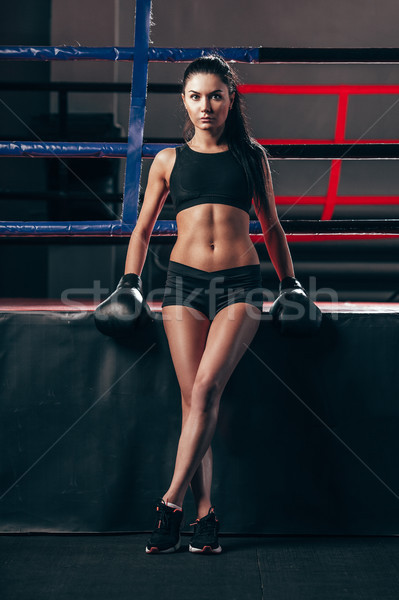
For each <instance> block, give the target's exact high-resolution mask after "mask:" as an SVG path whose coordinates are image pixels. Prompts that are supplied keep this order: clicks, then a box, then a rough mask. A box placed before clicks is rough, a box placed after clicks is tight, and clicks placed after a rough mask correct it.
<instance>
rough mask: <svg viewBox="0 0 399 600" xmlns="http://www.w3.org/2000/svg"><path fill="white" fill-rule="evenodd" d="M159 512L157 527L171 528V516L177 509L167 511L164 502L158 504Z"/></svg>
mask: <svg viewBox="0 0 399 600" xmlns="http://www.w3.org/2000/svg"><path fill="white" fill-rule="evenodd" d="M157 509H158V512H159V514H158V515H157V520H156V529H166V530H168V529H169V517H170V515H171V514H173V512H176V510H177V509H175V510H174V511H173V512H170V511H167V510H166V506H165V505H164V504H158V506H157Z"/></svg>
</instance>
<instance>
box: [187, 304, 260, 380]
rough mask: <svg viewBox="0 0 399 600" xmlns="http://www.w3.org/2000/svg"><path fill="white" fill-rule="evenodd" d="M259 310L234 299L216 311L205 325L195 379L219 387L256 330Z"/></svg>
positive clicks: (242, 353)
mask: <svg viewBox="0 0 399 600" xmlns="http://www.w3.org/2000/svg"><path fill="white" fill-rule="evenodd" d="M261 314H262V313H261V311H260V309H259V308H256V307H254V306H252V305H248V304H246V303H244V302H238V303H236V304H232V305H230V306H227V307H226V308H224V309H222V310H221V311H220V312H218V313H217V315H216V316H215V318H214V319H213V321H212V324H211V326H210V328H209V333H208V337H207V340H206V345H205V349H204V351H203V353H202V357H201V361H200V364H199V367H198V370H197V375H196V380H197V382H198V383H200V384H201V383H202V382H205V383H206V384H208V385H209V386H212V387H213V386H216V388H217V389H219V390H220V391H223V389H224V387H225V385H226V383H227V382H228V380H229V379H230V376H231V375H232V373H233V371H234V369H235V368H236V366H237V364H238V363H239V361H240V359H241V358H242V356H243V355H244V353H245V351H246V350H247V348H248V346H249V345H250V344H251V342H252V340H253V338H254V337H255V334H256V332H257V331H258V328H259V324H260V319H261Z"/></svg>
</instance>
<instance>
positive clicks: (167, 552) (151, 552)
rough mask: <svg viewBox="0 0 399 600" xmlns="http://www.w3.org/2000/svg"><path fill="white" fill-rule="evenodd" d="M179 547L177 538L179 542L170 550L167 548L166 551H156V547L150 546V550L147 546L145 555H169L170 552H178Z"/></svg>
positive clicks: (179, 543)
mask: <svg viewBox="0 0 399 600" xmlns="http://www.w3.org/2000/svg"><path fill="white" fill-rule="evenodd" d="M180 545H181V538H179V541H178V542H177V544H176V545H175V546H172V548H167V550H158V548H157V547H156V546H151V548H149V547H148V546H146V549H145V551H146V554H170V553H171V552H176V550H178V549H179V548H180Z"/></svg>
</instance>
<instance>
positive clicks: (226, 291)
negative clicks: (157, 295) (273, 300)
mask: <svg viewBox="0 0 399 600" xmlns="http://www.w3.org/2000/svg"><path fill="white" fill-rule="evenodd" d="M236 302H246V303H247V304H250V305H252V306H256V307H257V308H259V309H260V311H262V306H263V290H262V277H261V272H260V265H259V264H257V265H244V266H242V267H233V268H231V269H221V270H219V271H202V270H201V269H195V268H194V267H189V266H188V265H184V264H182V263H178V262H175V261H173V260H171V261H169V266H168V272H167V278H166V283H165V293H164V297H163V302H162V307H164V306H176V305H182V306H191V307H192V308H196V309H197V310H199V311H200V312H202V313H203V314H205V315H206V316H207V317H208V319H210V320H212V319H214V318H215V316H216V315H217V313H218V312H219V311H220V310H222V308H225V307H226V306H229V305H230V304H235V303H236Z"/></svg>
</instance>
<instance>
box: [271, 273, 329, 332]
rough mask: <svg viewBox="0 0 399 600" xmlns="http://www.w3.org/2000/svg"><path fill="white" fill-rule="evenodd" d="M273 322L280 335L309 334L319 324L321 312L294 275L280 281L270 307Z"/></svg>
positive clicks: (315, 329)
mask: <svg viewBox="0 0 399 600" xmlns="http://www.w3.org/2000/svg"><path fill="white" fill-rule="evenodd" d="M270 314H271V315H272V318H273V323H274V324H275V325H276V326H277V327H278V328H279V329H280V332H281V334H282V335H293V336H301V335H310V334H312V333H315V332H316V331H317V330H318V329H319V328H320V325H321V321H322V313H321V310H320V309H319V308H318V307H317V306H316V304H315V303H314V302H312V300H310V298H309V297H308V296H307V294H306V291H305V289H304V288H303V287H302V285H301V284H300V283H299V281H298V280H297V279H295V277H284V279H282V280H281V281H280V285H279V296H278V298H277V299H276V300H275V301H274V303H273V304H272V306H271V308H270Z"/></svg>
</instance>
